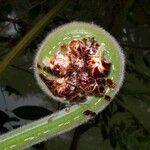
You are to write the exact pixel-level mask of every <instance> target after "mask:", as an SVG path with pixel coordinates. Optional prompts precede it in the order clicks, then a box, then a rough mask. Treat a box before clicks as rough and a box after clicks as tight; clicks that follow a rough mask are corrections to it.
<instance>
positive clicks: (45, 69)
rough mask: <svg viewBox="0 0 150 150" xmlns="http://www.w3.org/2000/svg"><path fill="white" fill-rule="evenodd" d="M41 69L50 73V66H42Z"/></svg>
mask: <svg viewBox="0 0 150 150" xmlns="http://www.w3.org/2000/svg"><path fill="white" fill-rule="evenodd" d="M43 71H45V72H47V73H52V70H51V68H50V67H47V66H44V67H43Z"/></svg>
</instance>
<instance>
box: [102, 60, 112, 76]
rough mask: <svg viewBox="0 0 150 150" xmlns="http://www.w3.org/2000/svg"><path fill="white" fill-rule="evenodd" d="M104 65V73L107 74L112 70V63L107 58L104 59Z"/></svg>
mask: <svg viewBox="0 0 150 150" xmlns="http://www.w3.org/2000/svg"><path fill="white" fill-rule="evenodd" d="M102 65H103V67H104V74H105V76H107V75H108V73H109V72H110V67H111V63H110V62H108V61H106V60H105V59H102Z"/></svg>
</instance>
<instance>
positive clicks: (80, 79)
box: [39, 38, 114, 116]
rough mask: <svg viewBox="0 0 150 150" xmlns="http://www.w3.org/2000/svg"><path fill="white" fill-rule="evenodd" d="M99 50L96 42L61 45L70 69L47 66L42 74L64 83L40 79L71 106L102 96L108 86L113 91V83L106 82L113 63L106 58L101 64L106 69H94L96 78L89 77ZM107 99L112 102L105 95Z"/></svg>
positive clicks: (90, 40)
mask: <svg viewBox="0 0 150 150" xmlns="http://www.w3.org/2000/svg"><path fill="white" fill-rule="evenodd" d="M99 47H100V44H99V43H97V42H96V40H95V39H94V38H87V39H86V38H83V39H82V40H72V41H71V42H70V43H69V44H64V45H62V46H61V50H60V53H61V54H63V55H66V57H67V58H69V59H68V60H69V65H68V66H67V68H64V66H63V65H62V66H61V65H60V64H59V63H57V62H56V63H55V65H54V66H53V68H50V67H46V66H45V67H44V68H43V70H44V71H46V72H48V73H52V74H54V75H56V76H57V77H63V81H62V82H61V78H57V79H55V80H48V79H46V77H45V76H44V75H42V74H40V75H39V76H40V78H41V79H42V81H43V82H44V83H45V84H46V86H47V87H48V88H49V89H50V91H51V92H52V93H53V95H55V96H59V97H65V98H66V99H67V100H69V101H70V103H81V102H84V101H85V100H86V99H87V96H88V95H91V94H92V95H96V96H103V95H104V91H105V87H106V86H108V87H110V88H113V87H114V83H113V81H112V80H111V79H106V76H107V75H108V73H109V72H110V67H111V63H110V62H109V61H107V60H106V59H105V58H102V60H101V63H102V66H103V67H104V69H103V71H102V72H100V71H99V70H98V68H91V69H95V70H94V72H93V73H94V75H93V76H92V75H91V74H90V73H89V72H90V71H89V68H88V67H87V66H88V65H89V64H88V63H89V62H90V59H91V58H92V57H93V56H94V55H95V54H96V52H97V50H98V48H99ZM91 60H92V59H91ZM53 61H56V59H54V58H53V59H52V60H51V61H50V62H51V63H52V64H54V63H53ZM90 63H92V62H90ZM94 63H95V62H94ZM91 66H92V64H91ZM64 69H65V70H64ZM96 69H97V70H96ZM64 72H66V73H64ZM105 99H106V100H109V99H111V98H110V97H109V96H107V95H105ZM84 114H85V115H90V116H95V115H96V113H95V112H92V111H90V110H86V111H85V112H84Z"/></svg>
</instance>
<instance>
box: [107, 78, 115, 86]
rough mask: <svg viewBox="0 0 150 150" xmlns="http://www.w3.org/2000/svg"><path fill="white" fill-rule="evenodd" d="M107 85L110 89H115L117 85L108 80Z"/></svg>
mask: <svg viewBox="0 0 150 150" xmlns="http://www.w3.org/2000/svg"><path fill="white" fill-rule="evenodd" d="M106 85H107V86H108V87H110V88H115V83H114V82H113V81H112V79H107V80H106Z"/></svg>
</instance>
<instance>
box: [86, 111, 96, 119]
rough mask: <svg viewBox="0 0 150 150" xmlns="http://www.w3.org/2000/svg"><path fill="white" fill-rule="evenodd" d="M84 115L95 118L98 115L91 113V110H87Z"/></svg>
mask: <svg viewBox="0 0 150 150" xmlns="http://www.w3.org/2000/svg"><path fill="white" fill-rule="evenodd" d="M83 114H84V115H86V116H91V117H95V116H96V113H95V112H93V111H91V110H86V111H84V112H83Z"/></svg>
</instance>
